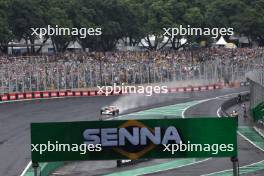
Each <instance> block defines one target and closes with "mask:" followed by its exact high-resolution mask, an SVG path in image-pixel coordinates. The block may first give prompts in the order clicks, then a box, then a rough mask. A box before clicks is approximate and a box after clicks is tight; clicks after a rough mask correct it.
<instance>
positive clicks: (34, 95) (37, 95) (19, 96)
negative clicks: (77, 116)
mask: <svg viewBox="0 0 264 176" xmlns="http://www.w3.org/2000/svg"><path fill="white" fill-rule="evenodd" d="M220 88H222V86H221V85H220V84H215V85H207V86H196V87H192V86H188V87H177V88H173V87H172V88H168V92H169V93H178V92H195V91H207V90H215V89H220ZM125 94H129V93H122V92H111V94H110V95H111V96H119V95H125ZM82 96H106V95H105V93H102V92H99V91H97V90H92V91H49V92H26V93H10V94H4V95H0V101H9V100H24V99H41V98H56V97H82Z"/></svg>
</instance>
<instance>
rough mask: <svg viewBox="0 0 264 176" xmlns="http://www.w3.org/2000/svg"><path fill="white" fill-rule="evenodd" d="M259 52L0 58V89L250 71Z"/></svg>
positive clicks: (162, 79)
mask: <svg viewBox="0 0 264 176" xmlns="http://www.w3.org/2000/svg"><path fill="white" fill-rule="evenodd" d="M263 56H264V48H237V49H225V48H207V49H205V48H203V49H193V50H182V51H173V52H172V51H166V52H165V51H164V52H162V51H144V52H143V51H142V52H138V51H137V52H132V51H127V52H119V51H117V52H105V53H103V52H89V53H71V52H65V53H58V54H54V55H39V56H20V57H11V56H2V57H0V93H3V92H12V91H34V90H40V91H41V90H50V89H74V88H88V87H95V86H97V85H111V84H113V83H128V84H143V83H154V82H167V81H175V80H186V79H221V77H223V76H224V73H227V72H226V71H227V70H232V71H233V72H238V71H239V69H240V71H242V72H243V70H244V71H245V70H247V69H250V68H249V67H252V65H253V66H254V61H255V60H256V59H257V58H263ZM233 66H235V69H234V68H233ZM230 68H232V69H230ZM227 77H228V76H227Z"/></svg>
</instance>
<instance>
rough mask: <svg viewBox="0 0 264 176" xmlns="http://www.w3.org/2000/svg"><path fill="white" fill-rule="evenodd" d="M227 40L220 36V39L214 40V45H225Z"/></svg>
mask: <svg viewBox="0 0 264 176" xmlns="http://www.w3.org/2000/svg"><path fill="white" fill-rule="evenodd" d="M226 44H227V42H226V41H225V39H224V37H223V36H221V37H220V39H219V40H218V41H217V42H216V45H226Z"/></svg>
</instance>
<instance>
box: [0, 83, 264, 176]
mask: <svg viewBox="0 0 264 176" xmlns="http://www.w3.org/2000/svg"><path fill="white" fill-rule="evenodd" d="M245 90H247V88H239V89H221V90H216V91H205V92H195V93H194V92H192V93H182V94H179V93H175V94H167V95H155V96H152V97H146V96H143V95H142V96H125V97H124V96H121V97H118V96H109V97H82V98H66V99H51V100H34V101H26V102H15V103H7V104H0V175H1V176H2V175H3V176H17V175H19V174H21V172H22V171H23V169H24V168H25V167H26V165H27V164H28V162H29V161H30V123H31V122H60V121H87V120H98V119H99V116H100V115H99V110H100V108H101V107H102V106H106V105H110V104H117V105H119V106H123V107H121V109H122V108H123V110H122V111H121V113H123V114H126V113H131V112H136V111H140V110H144V109H150V108H154V107H159V106H166V105H170V104H176V103H183V102H188V101H193V100H202V99H207V98H213V97H217V96H222V95H226V94H231V93H237V92H241V91H245ZM223 100H224V99H223ZM223 100H222V99H218V100H212V102H209V104H206V103H202V104H200V105H197V106H195V107H194V108H191V109H189V110H187V112H186V115H188V116H189V115H191V116H195V115H214V116H215V115H216V114H215V113H216V111H217V108H218V107H219V105H220V104H221V101H223ZM207 103H208V102H207ZM199 106H203V107H199ZM197 107H199V108H197ZM195 108H197V109H196V110H195ZM239 144H240V146H241V154H240V155H241V156H243V158H245V160H244V159H243V160H241V164H242V165H243V164H246V163H250V162H254V161H258V160H259V158H262V159H263V155H261V153H260V152H259V151H257V150H256V149H255V148H254V146H252V145H250V144H249V143H248V142H246V141H244V140H243V139H239ZM258 152H259V153H258ZM225 160H228V161H225ZM112 163H113V162H112ZM230 164H231V163H230V162H229V159H212V160H209V161H206V162H204V163H200V164H197V165H193V166H187V167H184V168H181V169H177V170H169V171H166V172H163V173H162V175H175V172H176V173H177V175H199V174H200V173H201V174H202V173H209V172H211V171H212V172H214V171H219V170H224V169H227V168H230ZM104 165H107V164H106V163H104V161H99V162H98V163H96V164H94V165H93V166H94V167H95V168H96V167H103V166H104ZM93 171H94V172H95V173H93V172H89V174H88V173H80V174H79V175H96V174H97V173H96V170H93ZM104 171H105V172H106V173H109V171H111V172H114V171H117V169H116V168H112V169H109V170H108V169H105V170H104ZM198 173H199V174H198ZM74 175H76V174H74ZM152 175H155V174H152ZM156 175H160V173H157V174H156Z"/></svg>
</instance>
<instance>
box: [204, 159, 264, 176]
mask: <svg viewBox="0 0 264 176" xmlns="http://www.w3.org/2000/svg"><path fill="white" fill-rule="evenodd" d="M263 161H264V160H261V161H258V162H256V163H252V164H249V165H245V166H241V167H240V168H246V167H249V166H252V165H255V164H258V163H262V162H263ZM231 170H232V169H226V170H222V171H218V172H212V173H209V174H204V175H201V176H209V175H213V174H220V173H223V172H227V171H231Z"/></svg>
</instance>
